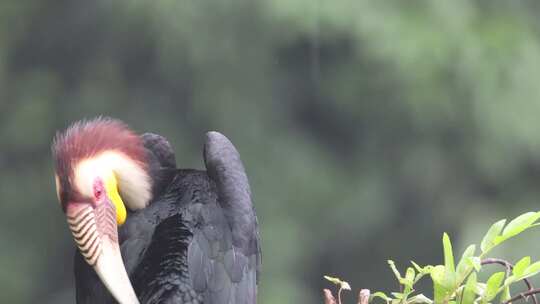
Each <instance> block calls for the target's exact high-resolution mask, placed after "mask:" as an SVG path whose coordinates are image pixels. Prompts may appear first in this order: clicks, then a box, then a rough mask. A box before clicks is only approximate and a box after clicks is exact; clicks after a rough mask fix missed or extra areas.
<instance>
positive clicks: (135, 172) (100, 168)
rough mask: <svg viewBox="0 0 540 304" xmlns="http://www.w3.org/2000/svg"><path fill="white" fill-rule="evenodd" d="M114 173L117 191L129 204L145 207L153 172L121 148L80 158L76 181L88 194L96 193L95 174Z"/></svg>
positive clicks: (76, 170)
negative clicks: (121, 150) (146, 169)
mask: <svg viewBox="0 0 540 304" xmlns="http://www.w3.org/2000/svg"><path fill="white" fill-rule="evenodd" d="M111 172H113V173H114V175H115V176H116V179H117V182H118V191H119V192H120V196H121V197H122V200H123V201H124V203H125V204H126V207H127V208H128V209H130V210H137V209H142V208H144V207H146V206H147V205H148V203H149V201H150V199H151V196H152V184H151V181H150V176H149V175H148V173H147V172H146V171H145V170H144V168H143V167H142V166H141V165H140V164H139V163H137V162H136V161H134V160H133V159H131V158H130V157H128V156H126V155H125V154H123V153H122V152H118V151H105V152H102V153H100V154H98V155H96V156H93V157H90V158H86V159H83V160H81V161H80V162H79V163H78V164H77V165H76V166H75V170H74V177H75V181H74V184H75V186H76V187H77V188H78V190H79V191H80V192H81V194H83V195H85V196H90V197H92V196H93V191H94V190H93V183H94V180H95V178H96V177H98V176H99V177H102V178H104V177H106V176H108V175H109V174H111Z"/></svg>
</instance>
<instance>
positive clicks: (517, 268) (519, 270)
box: [512, 256, 531, 277]
mask: <svg viewBox="0 0 540 304" xmlns="http://www.w3.org/2000/svg"><path fill="white" fill-rule="evenodd" d="M530 264H531V257H530V256H526V257H524V258H522V259H521V260H519V261H518V262H517V263H516V265H514V269H513V270H512V273H513V274H514V275H515V276H516V277H519V276H521V275H522V274H523V272H524V271H525V269H526V268H527V267H529V265H530Z"/></svg>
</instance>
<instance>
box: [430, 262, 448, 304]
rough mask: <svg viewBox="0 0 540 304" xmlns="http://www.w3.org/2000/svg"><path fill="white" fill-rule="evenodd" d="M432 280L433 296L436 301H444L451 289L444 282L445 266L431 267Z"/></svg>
mask: <svg viewBox="0 0 540 304" xmlns="http://www.w3.org/2000/svg"><path fill="white" fill-rule="evenodd" d="M430 275H431V280H432V281H433V297H434V300H435V303H443V302H444V299H445V298H446V296H447V295H449V293H450V289H449V288H447V287H446V286H445V285H444V284H443V283H444V279H445V267H444V266H443V265H437V266H434V267H433V268H432V269H431V273H430Z"/></svg>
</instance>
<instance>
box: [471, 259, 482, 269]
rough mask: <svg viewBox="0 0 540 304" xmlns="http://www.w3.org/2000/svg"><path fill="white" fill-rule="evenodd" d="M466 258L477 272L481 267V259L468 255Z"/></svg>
mask: <svg viewBox="0 0 540 304" xmlns="http://www.w3.org/2000/svg"><path fill="white" fill-rule="evenodd" d="M468 260H469V261H470V263H471V264H472V266H473V267H474V270H476V271H477V272H478V271H480V269H482V260H480V258H479V257H470V258H469V259H468Z"/></svg>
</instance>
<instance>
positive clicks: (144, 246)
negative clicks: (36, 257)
mask: <svg viewBox="0 0 540 304" xmlns="http://www.w3.org/2000/svg"><path fill="white" fill-rule="evenodd" d="M52 152H53V155H54V161H55V173H56V174H55V180H56V190H57V195H58V200H59V201H60V205H61V208H62V210H63V211H64V213H65V215H66V217H67V222H68V226H69V229H70V230H71V232H72V234H73V237H74V239H75V243H76V245H77V247H78V250H76V251H75V264H74V271H75V285H76V299H77V303H80V304H85V303H116V302H118V303H121V304H133V303H205V304H221V303H231V304H232V303H238V304H241V303H245V304H253V303H256V296H257V284H258V279H259V270H260V265H261V247H260V240H259V232H258V222H257V217H256V215H255V209H254V207H253V205H252V203H251V193H250V188H249V184H248V179H247V176H246V173H245V171H244V167H243V165H242V162H241V160H240V156H239V154H238V152H237V150H236V149H235V147H234V146H233V145H232V143H231V142H230V141H229V140H228V139H227V138H226V137H225V136H223V135H222V134H220V133H218V132H208V133H207V134H206V142H205V145H204V152H203V155H204V162H205V165H206V171H201V170H193V169H177V168H176V160H175V155H174V152H173V151H172V148H171V146H170V144H169V142H168V141H167V140H166V139H165V138H164V137H161V136H159V135H156V134H151V133H145V134H143V135H141V136H139V135H137V134H136V133H135V132H133V131H132V130H130V129H129V128H128V127H127V125H125V124H124V123H122V122H121V121H119V120H115V119H111V118H96V119H93V120H87V121H80V122H76V123H74V124H73V125H71V126H70V127H69V128H67V129H66V130H65V131H64V132H60V133H58V134H57V135H56V137H55V139H54V141H53V144H52Z"/></svg>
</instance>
